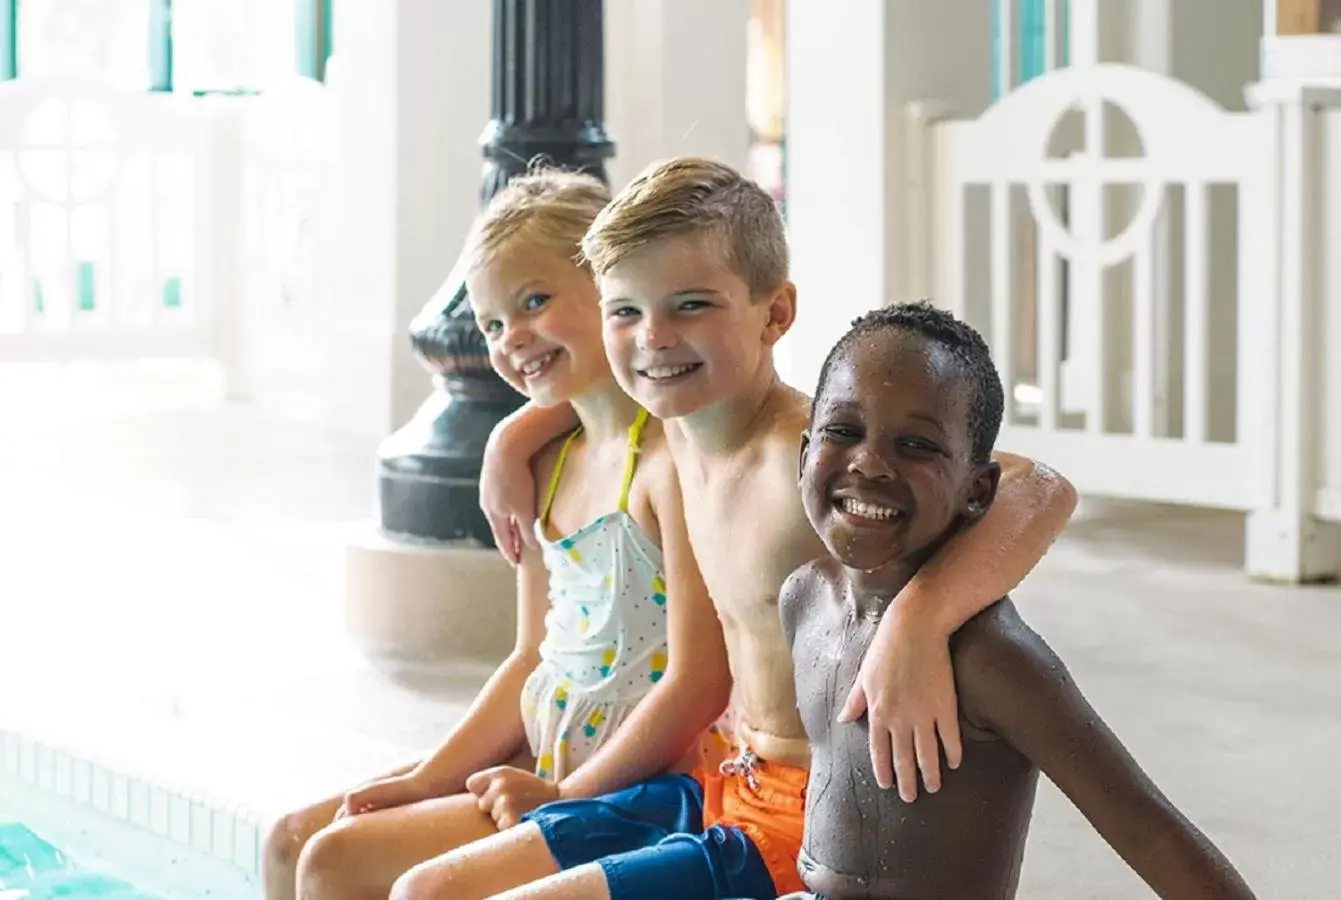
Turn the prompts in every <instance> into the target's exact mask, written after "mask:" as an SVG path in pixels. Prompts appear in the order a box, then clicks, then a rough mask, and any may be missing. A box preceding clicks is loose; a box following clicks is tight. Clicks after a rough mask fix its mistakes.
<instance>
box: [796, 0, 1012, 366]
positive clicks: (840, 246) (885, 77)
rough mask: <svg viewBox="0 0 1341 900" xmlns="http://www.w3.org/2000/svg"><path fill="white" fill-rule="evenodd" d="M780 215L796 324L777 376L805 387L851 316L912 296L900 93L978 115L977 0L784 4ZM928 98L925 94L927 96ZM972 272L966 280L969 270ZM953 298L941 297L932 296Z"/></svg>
mask: <svg viewBox="0 0 1341 900" xmlns="http://www.w3.org/2000/svg"><path fill="white" fill-rule="evenodd" d="M787 72H788V101H787V225H788V231H789V234H790V238H791V249H792V277H793V279H794V280H795V281H796V284H797V289H798V292H799V305H800V310H799V315H798V319H797V324H796V326H795V327H794V328H793V329H792V332H791V334H790V335H788V337H787V338H786V339H784V341H783V343H782V345H781V346H780V347H779V352H778V366H779V371H780V372H781V374H782V376H783V378H784V379H786V380H787V381H788V382H789V383H791V384H792V385H794V386H796V387H798V388H800V389H802V390H806V391H810V390H813V388H814V386H815V381H816V378H817V376H818V374H819V368H820V365H821V363H822V362H823V360H824V356H825V355H826V354H827V353H828V351H829V348H830V347H831V346H832V345H833V343H834V341H835V340H837V338H838V337H839V335H841V334H842V333H843V332H844V331H845V330H846V329H847V326H848V324H849V323H850V322H851V320H852V319H853V318H855V317H857V316H859V315H861V314H862V313H864V312H866V311H867V310H870V309H872V308H874V307H876V306H879V305H881V304H884V303H891V302H902V301H906V300H913V299H917V296H916V295H915V294H914V293H913V292H914V291H916V290H918V289H920V288H922V287H923V286H924V284H925V277H926V273H925V271H924V269H925V266H924V265H922V264H920V261H919V260H917V259H916V253H917V248H918V247H919V246H920V239H921V238H922V237H924V235H922V234H921V228H926V227H931V224H930V223H920V227H919V223H916V222H911V221H907V220H908V219H910V218H911V217H910V216H908V215H907V207H908V203H909V202H912V201H915V200H916V194H915V190H914V189H915V187H916V186H915V185H910V184H909V183H908V181H907V180H906V178H910V177H912V176H910V175H909V173H910V172H911V169H910V168H909V167H910V166H914V165H916V164H917V163H918V160H916V159H910V157H909V152H910V149H911V151H912V152H914V153H916V152H917V148H918V146H919V142H918V141H916V140H911V139H910V136H909V135H908V134H907V133H906V129H907V128H908V127H909V125H908V123H909V117H908V110H907V106H908V104H910V103H913V102H915V101H924V100H925V101H936V104H935V105H936V106H937V107H938V108H939V107H940V106H941V105H942V104H943V105H945V106H946V107H948V108H949V109H950V110H951V111H952V112H953V113H954V114H956V115H960V116H976V115H978V114H979V113H980V112H982V110H983V109H984V108H986V106H987V102H988V99H989V94H990V90H991V15H990V7H989V6H988V5H987V4H985V3H982V2H981V0H937V2H935V3H886V2H884V0H844V2H843V3H841V4H837V5H836V4H834V3H833V2H829V0H790V2H789V3H788V4H787ZM929 108H930V107H929ZM970 283H973V279H970ZM939 299H941V300H946V301H948V300H949V298H939Z"/></svg>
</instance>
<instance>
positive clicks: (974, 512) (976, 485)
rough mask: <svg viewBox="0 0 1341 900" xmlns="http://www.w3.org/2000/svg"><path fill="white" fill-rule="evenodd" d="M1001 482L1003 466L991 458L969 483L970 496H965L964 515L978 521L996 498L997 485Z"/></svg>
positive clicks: (980, 467)
mask: <svg viewBox="0 0 1341 900" xmlns="http://www.w3.org/2000/svg"><path fill="white" fill-rule="evenodd" d="M1000 482H1001V466H1000V465H998V464H997V461H996V460H994V459H993V460H989V461H988V462H986V463H984V464H983V465H981V466H978V471H977V472H976V473H975V474H974V476H973V481H971V482H970V483H969V488H968V496H967V497H965V498H964V517H965V518H966V519H968V520H969V521H971V522H976V521H978V520H979V519H981V518H982V517H983V514H984V513H986V512H987V508H988V507H989V506H991V505H992V501H993V500H995V499H996V487H997V485H998V484H999V483H1000Z"/></svg>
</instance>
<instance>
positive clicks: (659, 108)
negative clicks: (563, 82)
mask: <svg viewBox="0 0 1341 900" xmlns="http://www.w3.org/2000/svg"><path fill="white" fill-rule="evenodd" d="M749 20H750V4H749V0H635V2H629V0H613V2H607V3H606V4H605V111H606V125H607V128H608V130H609V132H610V136H611V137H612V138H613V139H614V142H615V158H614V159H613V160H611V162H610V164H609V167H608V168H609V174H610V181H611V184H612V185H613V186H614V187H615V189H616V190H618V189H619V187H621V186H622V185H624V184H626V183H627V182H628V181H629V179H631V178H632V177H633V176H634V175H636V174H638V172H639V171H641V170H642V169H644V168H646V167H647V166H648V165H649V164H650V163H653V162H655V161H657V160H660V159H665V158H667V157H670V156H681V155H695V156H707V157H711V158H713V159H717V160H720V161H722V162H724V163H726V164H728V165H731V166H734V167H735V168H737V169H744V167H745V163H746V154H747V151H748V149H749V142H750V132H749V123H748V120H747V119H746V115H745V71H746V70H745V45H746V40H747V28H748V25H749Z"/></svg>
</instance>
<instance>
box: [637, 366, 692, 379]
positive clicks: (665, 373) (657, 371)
mask: <svg viewBox="0 0 1341 900" xmlns="http://www.w3.org/2000/svg"><path fill="white" fill-rule="evenodd" d="M693 368H694V367H693V366H652V367H651V368H650V369H645V370H643V374H645V375H646V376H647V377H648V378H653V379H655V378H674V377H675V376H676V375H683V374H684V373H685V372H688V371H690V370H691V369H693Z"/></svg>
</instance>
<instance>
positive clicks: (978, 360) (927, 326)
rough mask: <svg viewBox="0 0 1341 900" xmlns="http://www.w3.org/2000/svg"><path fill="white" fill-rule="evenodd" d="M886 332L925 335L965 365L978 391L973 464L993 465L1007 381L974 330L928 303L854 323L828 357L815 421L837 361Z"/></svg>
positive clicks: (973, 400) (972, 413)
mask: <svg viewBox="0 0 1341 900" xmlns="http://www.w3.org/2000/svg"><path fill="white" fill-rule="evenodd" d="M886 330H889V331H905V332H909V333H912V334H917V335H921V336H922V337H923V338H925V339H926V340H928V341H931V342H932V343H934V344H936V345H937V346H939V347H942V348H944V349H945V350H947V351H948V352H949V353H950V354H951V355H952V356H953V357H954V358H955V359H956V360H957V361H958V362H959V364H960V366H962V368H963V376H964V378H965V380H966V381H967V382H968V385H969V389H970V390H971V392H972V396H971V397H970V398H969V413H968V431H969V442H970V445H971V450H972V453H973V462H975V463H985V462H987V461H988V460H989V459H990V458H991V456H992V447H993V446H994V445H995V444H996V436H997V433H998V432H999V431H1000V430H1001V416H1002V414H1003V411H1004V409H1005V397H1004V394H1003V392H1002V389H1001V376H1000V375H998V374H997V371H996V364H995V363H993V362H992V351H991V348H989V347H988V346H987V342H986V341H984V340H983V338H982V335H981V334H979V333H978V332H977V331H976V330H975V329H974V328H973V327H972V326H970V325H968V324H967V323H965V322H961V321H960V320H959V319H957V318H955V317H954V315H952V314H951V313H949V312H946V311H945V310H943V309H937V308H936V307H934V306H932V305H931V304H930V303H929V302H927V301H925V300H921V301H918V302H917V303H900V304H896V305H894V306H882V307H880V308H879V309H875V310H872V311H871V312H868V313H867V314H866V315H864V316H862V317H861V318H859V319H855V320H854V321H853V322H852V327H851V328H850V329H848V332H847V333H846V334H844V335H843V336H842V337H841V338H839V339H838V342H837V343H836V344H834V345H833V349H831V350H830V351H829V355H828V356H826V357H825V358H824V365H823V366H822V367H821V368H820V375H819V384H818V385H817V386H816V387H815V399H814V400H813V401H812V402H811V409H810V414H811V417H812V418H813V417H814V414H815V404H816V403H818V402H819V398H820V395H821V394H822V393H824V385H825V383H826V382H827V381H828V380H829V370H830V369H831V368H832V366H833V362H834V360H836V359H837V358H838V356H839V355H840V354H841V353H843V352H844V351H846V350H847V349H848V348H849V347H851V346H852V345H853V344H854V343H856V342H857V340H858V339H859V338H861V337H862V336H864V335H868V334H873V333H875V332H877V331H886Z"/></svg>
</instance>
